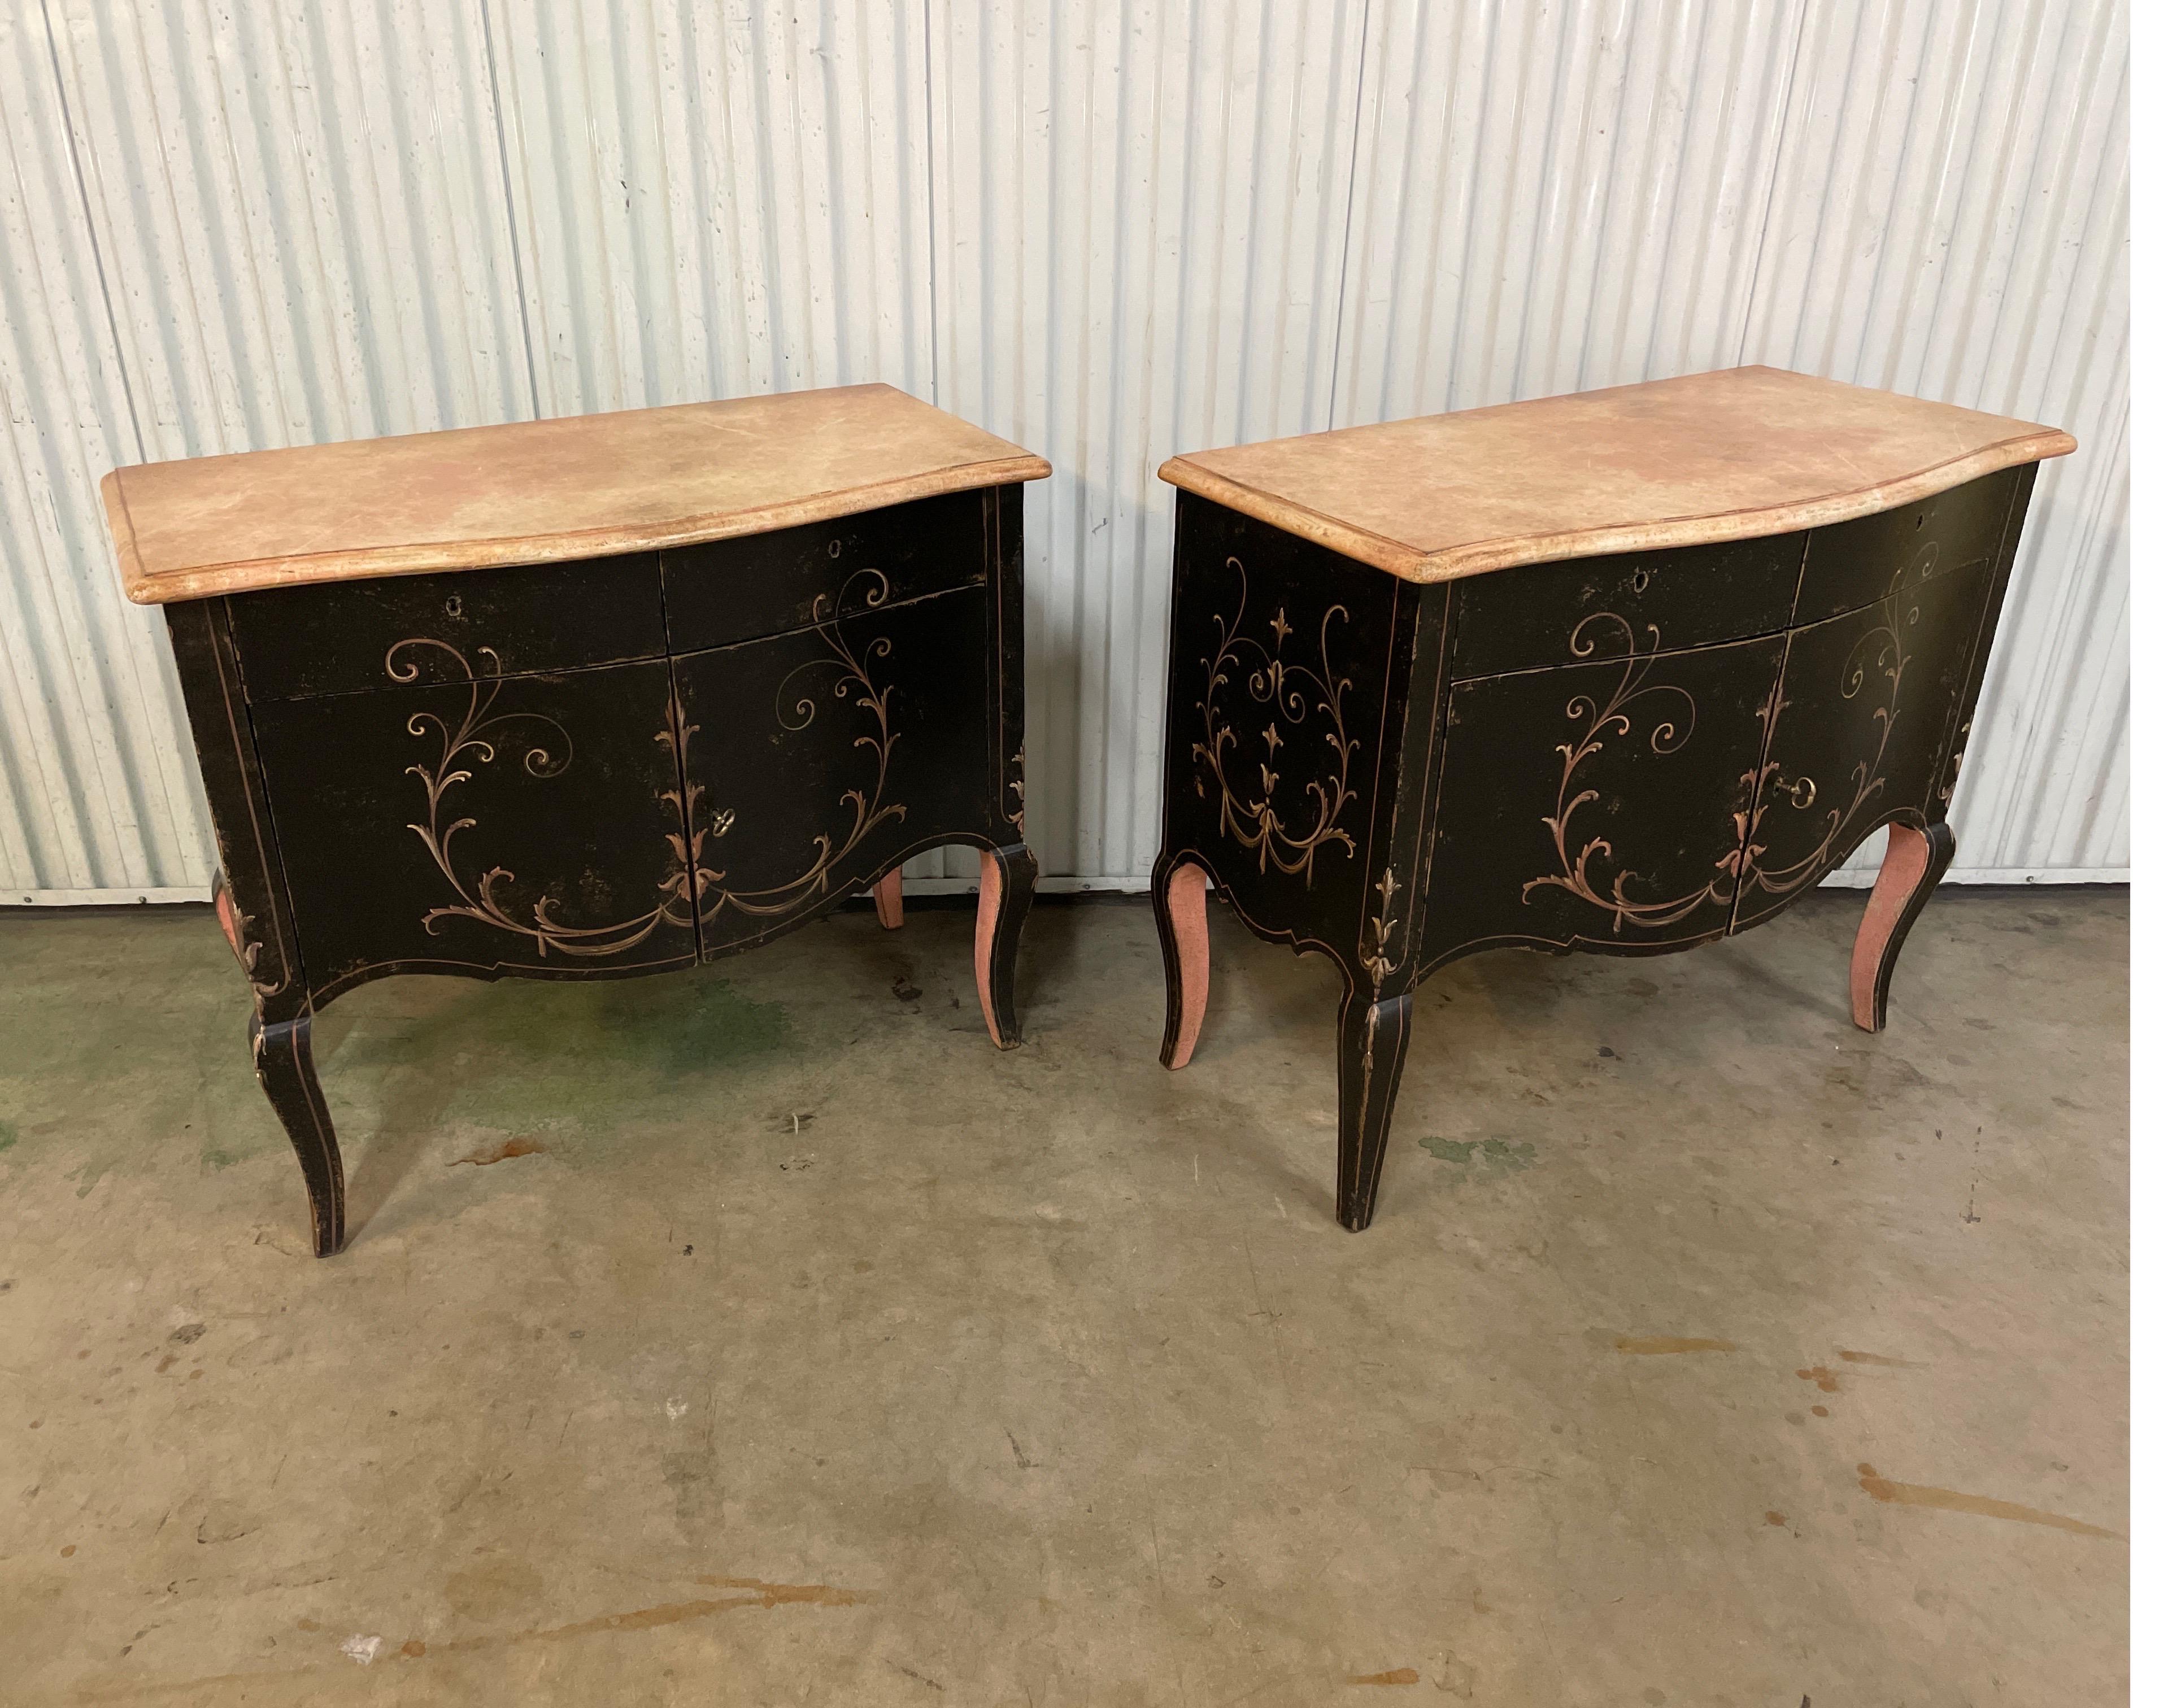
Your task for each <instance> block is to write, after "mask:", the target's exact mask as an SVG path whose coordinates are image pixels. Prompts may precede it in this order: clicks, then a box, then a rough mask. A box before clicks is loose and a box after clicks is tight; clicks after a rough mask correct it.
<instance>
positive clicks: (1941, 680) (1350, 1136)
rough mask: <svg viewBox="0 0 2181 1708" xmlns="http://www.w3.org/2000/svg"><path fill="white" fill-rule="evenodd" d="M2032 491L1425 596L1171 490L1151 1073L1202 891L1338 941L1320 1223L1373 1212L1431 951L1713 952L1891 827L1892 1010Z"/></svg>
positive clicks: (1879, 937)
mask: <svg viewBox="0 0 2181 1708" xmlns="http://www.w3.org/2000/svg"><path fill="white" fill-rule="evenodd" d="M2034 476H2035V465H2034V464H2029V465H2026V466H2018V467H2010V468H2007V469H2004V470H2002V471H2000V472H1997V473H1995V474H1991V475H1988V476H1985V477H1981V478H1979V479H1974V480H1972V481H1969V482H1966V483H1964V484H1963V485H1961V486H1958V487H1957V488H1952V489H1951V490H1948V491H1946V492H1943V493H1939V494H1937V495H1935V497H1931V498H1928V499H1922V500H1919V501H1918V502H1916V503H1913V504H1904V505H1901V506H1897V508H1895V509H1893V510H1887V511H1884V512H1880V513H1879V514H1876V515H1869V516H1864V517H1861V518H1858V519H1856V520H1853V521H1845V522H1841V523H1838V524H1835V525H1833V526H1825V527H1819V528H1815V529H1811V530H1807V531H1803V532H1790V533H1782V534H1778V535H1773V536H1769V537H1759V538H1754V539H1748V540H1739V541H1732V542H1729V543H1722V544H1706V545H1696V546H1687V547H1680V548H1671V549H1668V550H1663V551H1655V552H1643V553H1628V554H1615V555H1604V556H1596V557H1591V558H1584V559H1574V560H1571V561H1565V562H1557V563H1543V564H1538V565H1527V566H1525V567H1521V568H1519V569H1511V570H1503V571H1500V572H1498V573H1490V574H1483V575H1477V576H1471V577H1467V578H1463V579H1459V580H1454V581H1443V582H1438V583H1435V584H1433V583H1419V582H1417V581H1411V580H1405V579H1403V578H1400V577H1399V576H1394V575H1390V574H1388V573H1386V572H1384V571H1383V570H1378V569H1376V568H1373V567H1372V566H1370V565H1365V564H1363V563H1360V562H1357V561H1356V560H1354V559H1349V558H1346V557H1344V556H1343V555H1341V554H1339V553H1338V552H1335V551H1333V550H1332V549H1330V548H1328V547H1325V546H1322V545H1318V544H1316V543H1311V542H1310V541H1307V540H1305V539H1302V538H1300V537H1297V536H1295V534H1292V533H1289V532H1285V531H1284V530H1283V529H1281V528H1279V527H1277V526H1273V525H1271V524H1270V523H1268V522H1265V521H1257V520H1254V519H1252V518H1251V517H1249V516H1245V515H1240V514H1239V513H1237V512H1235V511H1234V510H1229V509H1227V508H1225V507H1224V506H1223V505H1221V504H1217V503H1216V502H1214V501H1212V499H1207V498H1206V497H1203V496H1200V495H1199V494H1197V493H1194V492H1187V491H1184V493H1182V494H1181V495H1180V498H1179V512H1178V516H1177V521H1176V526H1175V548H1174V572H1173V614H1172V641H1171V648H1172V650H1171V653H1170V665H1169V685H1168V702H1167V734H1166V742H1165V778H1166V785H1165V833H1164V840H1163V846H1162V851H1161V855H1160V858H1159V862H1158V864H1157V868H1155V871H1154V875H1153V884H1152V888H1153V900H1154V904H1155V907H1156V909H1157V916H1158V922H1159V927H1160V933H1161V940H1162V945H1163V947H1164V950H1165V953H1166V957H1167V966H1168V1003H1167V1032H1166V1041H1165V1045H1164V1052H1163V1053H1164V1057H1165V1059H1166V1061H1168V1065H1169V1066H1179V1065H1180V1064H1181V1063H1182V1062H1184V1061H1186V1060H1187V1059H1188V1056H1189V1054H1190V1050H1192V1049H1193V1048H1194V1044H1195V1033H1196V1027H1197V1024H1198V1022H1199V1020H1200V1018H1201V1013H1202V1011H1203V988H1204V987H1203V980H1204V978H1205V973H1204V970H1203V967H1204V961H1203V954H1204V951H1203V947H1202V936H1201V908H1202V893H1203V887H1204V885H1205V884H1207V883H1208V884H1210V885H1211V886H1212V889H1213V890H1215V891H1216V893H1217V894H1218V895H1221V896H1222V897H1223V898H1224V899H1226V900H1227V901H1229V902H1230V903H1231V904H1232V905H1233V906H1234V910H1235V912H1236V913H1237V915H1238V916H1239V917H1240V918H1242V919H1243V920H1244V921H1245V923H1247V924H1248V925H1249V926H1250V928H1251V929H1252V930H1253V931H1255V932H1256V934H1258V935H1259V936H1261V937H1264V938H1266V939H1270V940H1274V941H1280V942H1286V943H1289V944H1290V945H1293V946H1294V947H1295V949H1297V950H1299V951H1300V950H1316V951H1318V952H1321V953H1323V954H1325V955H1327V956H1330V957H1331V958H1332V959H1333V961H1334V962H1335V963H1336V965H1337V966H1338V967H1339V969H1340V972H1341V978H1342V984H1343V990H1344V995H1343V999H1342V1003H1341V1010H1340V1022H1339V1077H1340V1152H1339V1164H1338V1176H1337V1189H1336V1199H1337V1208H1338V1211H1339V1215H1340V1218H1341V1220H1343V1221H1344V1222H1345V1223H1346V1224H1347V1226H1350V1227H1351V1228H1361V1227H1363V1226H1367V1225H1368V1223H1369V1221H1370V1219H1371V1215H1372V1208H1373V1204H1374V1201H1375V1195H1376V1192H1377V1186H1378V1174H1379V1170H1380V1167H1381V1165H1382V1164H1383V1157H1384V1152H1385V1145H1386V1137H1387V1129H1388V1124H1389V1121H1390V1119H1391V1115H1392V1110H1393V1106H1394V1094H1395V1091H1396V1089H1397V1088H1398V1085H1399V1082H1400V1067H1401V1062H1402V1057H1403V1052H1404V1051H1405V1048H1406V1044H1407V1039H1408V1030H1409V1022H1410V1013H1411V998H1412V995H1413V993H1414V991H1415V989H1416V985H1417V984H1418V983H1420V982H1421V981H1422V979H1423V978H1425V977H1426V976H1427V974H1429V973H1430V972H1432V971H1433V969H1434V968H1436V967H1440V966H1443V965H1444V964H1445V963H1446V962H1447V961H1450V960H1453V959H1455V957H1457V956H1464V955H1470V954H1474V953H1476V952H1477V951H1479V950H1485V949H1490V948H1495V947H1500V946H1507V945H1520V946H1524V947H1529V948H1534V949H1543V950H1551V951H1554V952H1562V953H1565V952H1569V951H1571V950H1583V951H1589V952H1603V953H1609V954H1629V955H1641V954H1654V953H1660V952H1665V951H1670V950H1680V949H1686V948H1689V947H1692V946H1693V945H1698V944H1701V943H1706V942H1710V941H1713V940H1715V939H1719V938H1720V937H1723V936H1725V935H1726V934H1729V933H1730V932H1732V931H1737V930H1741V929H1744V928H1748V927H1749V926H1751V925H1753V924H1757V923H1761V922H1762V921H1763V920H1764V919H1766V918H1768V917H1771V916H1772V915H1773V914H1774V913H1776V912H1778V911H1779V910H1780V909H1781V908H1782V907H1784V906H1786V905H1787V904H1788V903H1789V902H1791V901H1793V900H1794V899H1795V898H1796V897H1797V896H1798V895H1802V894H1803V893H1805V892H1806V891H1807V890H1808V889H1809V888H1810V887H1811V886H1812V885H1813V884H1816V883H1817V882H1818V881H1819V879H1822V878H1824V877H1825V876H1826V875H1827V874H1828V873H1830V872H1831V871H1833V870H1834V869H1835V868H1837V867H1838V866H1839V865H1840V864H1841V862H1843V861H1845V860H1846V859H1847V857H1849V855H1851V854H1852V853H1853V852H1854V851H1855V850H1856V848H1857V847H1858V845H1859V844H1861V843H1862V842H1863V841H1864V840H1865V839H1866V838H1867V837H1869V835H1871V834H1872V833H1874V832H1875V831H1877V830H1878V829H1880V828H1881V827H1883V826H1886V825H1891V826H1895V827H1897V829H1898V830H1899V833H1900V836H1901V837H1902V838H1905V839H1906V840H1896V841H1895V842H1894V844H1893V845H1892V853H1891V856H1890V859H1891V864H1890V866H1889V873H1890V874H1891V875H1890V876H1889V877H1888V878H1886V879H1881V883H1880V892H1879V894H1880V900H1879V901H1875V902H1874V904H1873V907H1874V912H1873V913H1872V915H1871V916H1870V923H1867V924H1866V931H1865V935H1866V937H1867V938H1869V939H1870V940H1869V942H1867V943H1859V944H1858V953H1857V956H1856V968H1855V973H1854V981H1855V982H1854V985H1853V989H1852V996H1853V1000H1854V1007H1855V1012H1856V1016H1857V1018H1858V1022H1859V1023H1864V1024H1866V1025H1869V1026H1872V1027H1874V1028H1875V1026H1877V1025H1880V1024H1882V1023H1883V1020H1884V1014H1885V1000H1886V979H1887V978H1888V977H1889V976H1890V974H1891V968H1892V966H1893V962H1894V959H1895V957H1896V956H1897V954H1898V951H1899V947H1900V944H1901V941H1902V938H1903V937H1904V936H1905V934H1906V933H1907V931H1908V927H1909V925H1910V924H1911V923H1913V919H1914V917H1915V913H1916V911H1917V909H1918V908H1919V907H1920V906H1921V905H1922V901H1923V899H1924V897H1925V896H1927V895H1929V894H1930V889H1931V887H1932V886H1933V885H1934V884H1936V882H1937V880H1938V878H1939V876H1940V874H1941V873H1942V872H1943V870H1944V868H1945V865H1946V861H1947V859H1948V858H1949V857H1951V853H1952V836H1951V834H1950V833H1949V832H1948V831H1947V830H1946V825H1945V814H1946V805H1947V802H1948V801H1949V799H1950V798H1951V794H1952V786H1953V781H1954V779H1955V777H1956V775H1957V773H1958V770H1959V767H1960V763H1961V756H1962V752H1963V747H1965V746H1966V743H1967V741H1968V732H1969V727H1970V719H1971V713H1972V711H1973V709H1974V699H1975V694H1976V690H1977V686H1978V683H1979V680H1980V678H1981V676H1982V673H1983V669H1984V664H1985V658H1986V657H1987V656H1988V654H1989V652H1990V649H1991V639H1992V632H1993V629H1994V626H1995V625H1996V621H1997V619H1998V612H1999V608H2000V601H2001V598H2002V594H2003V592H2004V590H2005V584H2006V579H2007V570H2008V566H2009V564H2010V561H2011V559H2012V558H2013V552H2014V548H2015V543H2016V540H2017V538H2018V535H2019V532H2020V529H2021V525H2022V518H2023V515H2024V510H2025V509H2026V507H2027V504H2028V503H2029V491H2030V486H2031V482H2032V480H2033V478H2034ZM1896 868H1897V869H1896ZM1911 868H1913V869H1911Z"/></svg>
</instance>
